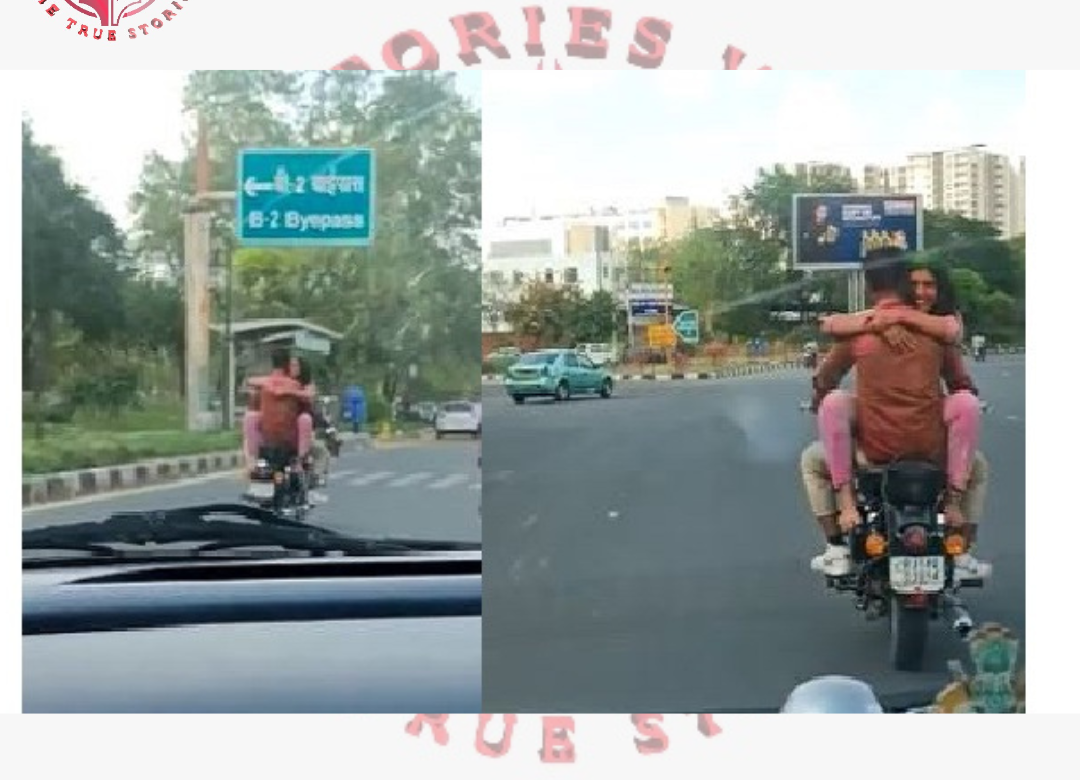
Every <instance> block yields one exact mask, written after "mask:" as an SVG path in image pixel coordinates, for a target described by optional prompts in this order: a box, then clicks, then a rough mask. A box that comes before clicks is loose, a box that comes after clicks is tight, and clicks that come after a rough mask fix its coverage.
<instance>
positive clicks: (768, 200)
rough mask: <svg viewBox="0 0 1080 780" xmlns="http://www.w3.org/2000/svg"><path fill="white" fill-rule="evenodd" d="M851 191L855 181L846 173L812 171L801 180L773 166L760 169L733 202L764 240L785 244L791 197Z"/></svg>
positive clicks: (788, 226)
mask: <svg viewBox="0 0 1080 780" xmlns="http://www.w3.org/2000/svg"><path fill="white" fill-rule="evenodd" d="M855 189H856V186H855V180H854V179H853V178H852V177H851V175H850V174H846V173H841V172H839V171H838V170H834V169H832V168H815V169H812V170H811V172H810V175H809V177H808V178H805V179H804V178H801V177H799V176H796V175H795V174H793V173H790V172H789V171H787V170H785V169H784V168H783V167H782V166H780V165H775V166H773V168H772V170H765V169H764V168H762V169H760V170H759V171H758V175H757V178H756V180H755V181H754V183H753V184H752V185H750V186H749V187H745V188H744V189H743V192H742V198H741V199H740V200H739V201H737V204H738V205H739V206H741V208H740V209H738V211H741V212H742V214H743V217H744V219H746V221H747V222H748V223H749V224H750V225H751V226H752V227H754V228H756V229H758V230H760V231H761V234H762V235H763V236H764V237H766V238H773V239H778V240H781V241H784V242H785V243H786V241H787V240H788V233H789V232H790V230H791V224H792V219H793V213H792V204H793V203H794V198H795V195H797V194H799V193H812V192H820V193H843V192H855Z"/></svg>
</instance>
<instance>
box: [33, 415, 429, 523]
mask: <svg viewBox="0 0 1080 780" xmlns="http://www.w3.org/2000/svg"><path fill="white" fill-rule="evenodd" d="M426 434H427V435H426ZM342 438H343V445H344V446H343V448H342V449H343V451H347V450H349V449H372V448H377V447H378V446H379V444H380V443H381V442H396V441H404V440H412V439H425V438H432V439H433V438H434V436H432V435H430V434H428V432H427V431H422V432H403V431H397V432H396V433H394V435H393V436H392V437H391V438H390V439H379V438H378V437H377V436H370V435H369V434H366V433H362V434H360V435H356V434H352V433H345V434H344V435H343V437H342ZM242 466H243V459H242V457H241V454H240V452H239V451H235V450H229V451H225V452H207V453H203V454H200V455H184V456H178V457H173V458H154V459H152V460H145V461H140V462H138V463H127V464H123V465H119V466H103V467H100V468H88V469H77V470H73V471H60V472H54V473H51V474H30V475H24V476H23V484H22V505H23V506H24V507H25V506H36V505H40V504H54V503H57V502H60V501H71V500H72V499H76V498H83V497H85V496H93V495H98V494H101V493H120V492H123V491H125V490H134V489H137V488H143V487H150V486H153V485H163V484H167V483H169V482H177V481H180V480H184V479H192V478H195V477H202V476H209V475H211V474H222V473H224V472H228V471H238V470H239V469H240V468H241V467H242Z"/></svg>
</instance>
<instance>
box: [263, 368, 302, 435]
mask: <svg viewBox="0 0 1080 780" xmlns="http://www.w3.org/2000/svg"><path fill="white" fill-rule="evenodd" d="M270 365H271V371H270V375H269V376H266V377H263V378H262V379H260V380H259V381H258V385H257V386H258V390H259V414H260V425H259V427H260V439H261V444H262V446H264V447H271V448H274V449H277V450H279V451H284V452H288V453H290V454H299V455H305V454H306V453H302V452H299V445H300V440H299V431H298V426H297V422H298V420H299V418H300V403H301V399H302V398H303V397H304V394H303V390H302V388H301V387H300V383H299V382H297V381H296V380H295V379H293V378H292V377H291V376H289V353H288V351H287V350H284V349H275V350H274V352H273V354H272V355H271V356H270Z"/></svg>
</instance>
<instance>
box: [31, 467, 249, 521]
mask: <svg viewBox="0 0 1080 780" xmlns="http://www.w3.org/2000/svg"><path fill="white" fill-rule="evenodd" d="M228 478H232V479H233V480H235V481H236V483H237V486H238V487H239V485H240V483H241V480H240V478H239V477H238V476H237V472H236V470H231V471H223V472H220V473H216V474H206V475H204V476H201V477H193V478H191V479H184V480H178V481H176V482H166V483H163V484H161V485H147V486H146V487H140V488H131V489H122V490H107V491H105V492H103V493H94V494H93V495H89V496H80V497H79V498H73V499H70V500H69V501H53V502H50V503H46V504H33V505H31V506H24V507H23V514H24V515H29V514H33V513H35V512H45V511H51V510H54V509H63V508H64V507H69V506H79V505H80V504H93V503H96V502H98V501H119V500H120V499H122V498H126V497H128V496H141V495H145V494H147V493H158V492H160V491H162V490H177V489H178V488H187V487H194V486H196V485H204V484H206V483H207V482H217V481H219V480H222V479H228Z"/></svg>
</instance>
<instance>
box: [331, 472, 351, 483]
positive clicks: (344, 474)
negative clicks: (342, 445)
mask: <svg viewBox="0 0 1080 780" xmlns="http://www.w3.org/2000/svg"><path fill="white" fill-rule="evenodd" d="M355 473H356V469H348V470H347V471H334V470H333V469H331V470H330V481H331V482H334V481H336V480H339V479H345V477H351V476H352V475H353V474H355Z"/></svg>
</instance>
